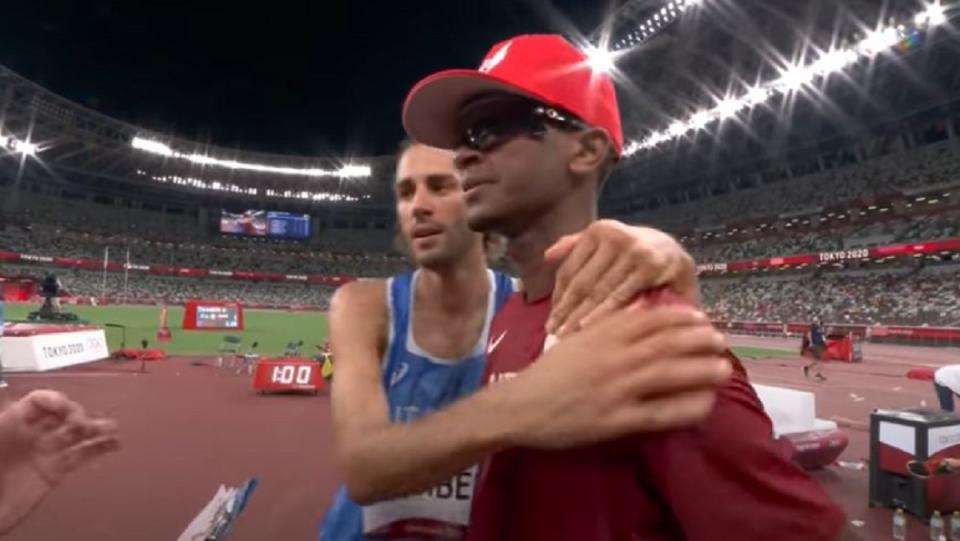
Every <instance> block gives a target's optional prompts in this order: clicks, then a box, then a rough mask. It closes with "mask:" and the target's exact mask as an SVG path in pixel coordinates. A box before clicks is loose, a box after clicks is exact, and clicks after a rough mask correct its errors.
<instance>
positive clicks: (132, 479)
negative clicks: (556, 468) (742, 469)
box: [0, 337, 960, 541]
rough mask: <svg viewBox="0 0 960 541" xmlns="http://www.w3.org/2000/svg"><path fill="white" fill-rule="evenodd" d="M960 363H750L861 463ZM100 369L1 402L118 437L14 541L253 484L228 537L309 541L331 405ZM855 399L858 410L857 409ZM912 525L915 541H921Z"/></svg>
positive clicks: (323, 497)
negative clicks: (799, 397)
mask: <svg viewBox="0 0 960 541" xmlns="http://www.w3.org/2000/svg"><path fill="white" fill-rule="evenodd" d="M732 341H733V343H734V344H738V345H757V346H763V347H775V348H785V349H793V348H794V347H798V346H799V343H798V342H796V341H788V342H786V343H785V342H784V341H778V340H768V339H758V338H747V337H743V338H741V337H734V338H733V339H732ZM951 356H952V359H953V362H960V354H958V353H957V352H956V351H954V352H949V351H947V350H932V349H919V348H907V347H898V346H880V347H876V346H871V345H868V346H867V348H866V357H867V360H866V361H865V362H863V363H861V364H857V365H841V364H830V365H827V367H826V370H825V373H826V375H827V377H828V380H827V381H826V382H825V383H822V384H814V383H812V382H808V381H806V380H804V378H803V376H802V375H801V373H800V360H799V358H796V357H794V358H790V359H775V360H762V361H760V360H755V361H754V360H748V361H746V363H745V364H746V366H747V368H748V370H749V371H750V374H751V377H752V378H753V379H754V380H755V381H757V382H759V383H767V384H772V385H781V386H785V387H791V388H796V389H803V390H812V391H814V392H815V393H816V395H817V409H818V416H820V417H822V418H833V419H836V420H837V421H838V422H839V423H840V424H841V425H844V426H846V427H847V428H848V432H849V435H850V447H849V448H848V450H847V451H846V454H845V456H844V457H843V458H844V459H846V460H851V461H852V460H859V459H861V458H865V457H866V456H867V455H868V453H867V443H868V435H867V432H866V422H867V418H868V415H869V413H870V411H871V410H873V409H874V408H877V407H901V406H916V405H919V404H920V403H921V401H924V400H925V401H926V402H927V404H929V405H931V406H932V405H935V402H934V401H935V397H934V395H933V391H932V388H931V384H930V383H929V382H920V381H911V380H907V379H906V378H904V377H902V374H903V373H905V372H906V369H907V368H908V367H911V366H914V365H915V363H913V362H911V360H912V359H917V360H918V361H921V363H925V364H933V365H935V364H943V363H945V362H948V361H949V360H950V359H951ZM138 368H139V362H127V363H121V364H115V363H114V362H113V361H104V362H101V363H96V364H95V365H91V366H88V367H83V368H74V369H71V370H66V371H62V372H56V373H48V374H35V375H11V376H9V378H10V382H11V386H10V387H9V388H8V389H4V390H0V400H9V399H10V398H12V397H14V396H17V395H20V394H22V393H24V392H26V391H29V390H31V389H36V388H41V387H47V388H54V389H58V390H61V391H64V392H66V393H68V394H69V395H70V396H71V397H74V398H76V399H77V400H79V401H80V402H82V403H83V404H84V405H85V406H86V407H87V408H88V409H89V410H90V411H93V412H96V413H98V414H102V415H107V416H110V417H114V418H116V419H118V420H119V422H120V424H121V433H122V438H123V443H124V448H123V450H122V451H121V452H120V453H118V454H116V455H113V456H111V457H109V458H107V459H106V460H103V461H102V462H100V463H98V464H97V465H96V466H95V467H93V468H90V469H87V470H84V471H81V472H78V473H77V474H75V475H74V476H73V477H71V478H69V479H68V480H67V481H66V482H65V483H64V485H63V486H62V487H60V489H59V490H57V491H56V492H55V493H54V494H53V495H52V496H51V497H50V498H49V499H48V500H47V501H46V502H44V504H43V506H42V507H41V508H40V509H39V510H38V511H37V512H36V513H35V514H34V515H33V516H32V517H31V518H30V519H29V520H28V521H27V522H25V523H24V524H23V525H22V526H21V527H20V528H19V529H17V530H16V531H15V532H14V533H12V534H11V535H9V536H8V537H7V538H6V539H7V540H10V541H37V540H56V539H70V540H71V541H114V540H116V541H120V540H124V541H127V540H130V539H138V540H142V541H152V540H157V541H170V540H172V539H176V537H177V535H179V534H180V532H181V531H182V529H183V528H184V527H185V526H186V525H187V523H188V522H189V521H190V519H191V518H193V516H194V515H195V514H196V513H197V512H198V511H199V510H200V508H201V507H202V506H203V505H204V504H205V503H206V502H207V501H208V500H209V498H210V497H211V496H212V495H213V493H214V491H215V490H216V488H217V486H218V485H219V484H220V483H227V484H236V483H239V482H241V481H243V480H244V479H246V478H247V477H249V476H256V477H258V479H259V480H260V486H259V487H258V488H257V490H256V492H255V493H254V494H253V497H252V499H251V500H250V503H249V506H248V507H247V509H246V511H245V512H244V515H243V516H242V517H241V519H240V520H239V522H238V524H237V527H236V530H235V532H234V536H233V538H232V539H233V540H235V541H263V540H266V539H284V540H310V539H315V536H316V528H317V525H318V522H319V519H320V517H321V516H322V513H323V511H324V510H325V509H326V507H327V505H329V503H330V500H331V497H332V495H333V491H334V489H335V488H336V485H337V482H338V479H337V468H336V466H335V464H334V462H333V459H332V457H333V453H332V447H331V442H330V438H331V427H330V413H329V401H328V399H327V398H326V397H324V396H322V395H321V396H320V397H313V396H309V395H307V396H258V395H256V394H255V393H253V391H252V390H251V389H250V379H249V377H248V376H237V375H234V374H232V373H231V372H229V371H228V370H218V369H216V368H213V367H211V366H200V367H196V366H190V362H189V360H188V359H168V360H165V361H161V362H157V363H151V364H149V365H148V370H149V373H148V374H138V373H137V372H136V371H137V369H138ZM851 395H854V396H851ZM816 477H817V479H818V480H820V481H821V482H822V483H823V484H824V486H825V487H826V488H827V490H828V491H829V492H830V494H831V495H833V497H834V498H836V499H837V500H838V501H839V502H841V503H842V505H843V507H844V508H845V509H846V510H847V513H848V514H849V518H850V519H851V520H862V521H864V522H865V525H864V526H863V527H859V528H855V529H856V530H857V531H858V532H860V533H861V534H862V535H863V539H864V540H873V539H889V538H890V526H891V516H890V512H889V511H885V510H877V509H868V508H867V505H866V492H867V474H866V472H860V471H851V470H845V469H839V468H830V469H828V470H825V471H822V472H818V473H817V474H816ZM925 535H926V528H925V527H923V526H922V525H920V524H919V523H918V522H917V521H911V536H910V539H918V540H919V539H926V537H925Z"/></svg>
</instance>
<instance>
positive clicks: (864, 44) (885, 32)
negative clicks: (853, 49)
mask: <svg viewBox="0 0 960 541" xmlns="http://www.w3.org/2000/svg"><path fill="white" fill-rule="evenodd" d="M898 41H900V34H899V32H897V29H896V28H894V27H892V26H890V27H887V28H881V29H880V30H872V31H870V32H868V33H867V36H866V37H865V38H864V39H863V41H861V42H860V44H859V47H858V48H859V49H860V51H861V52H862V53H863V54H865V55H868V56H876V55H878V54H880V53H882V52H883V51H886V50H887V49H889V48H890V47H893V46H894V45H896V44H897V42H898Z"/></svg>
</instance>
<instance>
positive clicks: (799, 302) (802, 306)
mask: <svg viewBox="0 0 960 541" xmlns="http://www.w3.org/2000/svg"><path fill="white" fill-rule="evenodd" d="M702 288H703V298H704V302H705V304H706V306H707V310H708V312H709V313H710V315H711V317H713V318H714V319H717V320H722V321H766V322H771V321H773V322H785V323H798V322H799V323H805V322H811V321H813V320H814V319H817V318H822V319H823V320H824V321H828V322H832V323H850V324H873V323H881V324H889V325H912V326H923V325H927V326H946V327H950V326H954V327H955V326H960V265H957V264H954V265H944V266H930V267H925V268H924V267H918V268H912V269H909V270H904V269H899V270H894V271H857V272H823V273H819V274H817V273H814V274H809V273H807V274H795V275H790V276H778V275H773V276H770V275H760V276H758V275H750V276H745V277H742V278H715V279H706V280H703V281H702Z"/></svg>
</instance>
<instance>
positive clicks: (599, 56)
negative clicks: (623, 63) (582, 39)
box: [583, 45, 614, 73]
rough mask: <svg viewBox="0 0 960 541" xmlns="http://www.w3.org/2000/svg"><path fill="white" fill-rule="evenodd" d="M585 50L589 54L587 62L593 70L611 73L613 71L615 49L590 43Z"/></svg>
mask: <svg viewBox="0 0 960 541" xmlns="http://www.w3.org/2000/svg"><path fill="white" fill-rule="evenodd" d="M583 52H584V53H585V54H586V55H587V63H588V64H589V65H590V69H592V70H593V71H596V72H600V73H610V72H612V71H613V68H614V65H613V61H614V54H613V51H609V50H607V49H604V48H602V47H595V46H593V45H590V46H588V47H586V48H585V49H584V50H583Z"/></svg>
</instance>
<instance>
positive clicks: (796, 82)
mask: <svg viewBox="0 0 960 541" xmlns="http://www.w3.org/2000/svg"><path fill="white" fill-rule="evenodd" d="M813 77H814V71H813V70H812V69H810V68H808V67H806V66H792V67H790V68H788V69H787V71H785V72H783V74H782V75H781V76H780V80H779V81H777V84H776V86H777V87H779V88H781V89H782V90H784V91H786V92H796V91H797V90H800V89H801V88H803V87H804V85H808V84H810V83H812V82H813Z"/></svg>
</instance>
